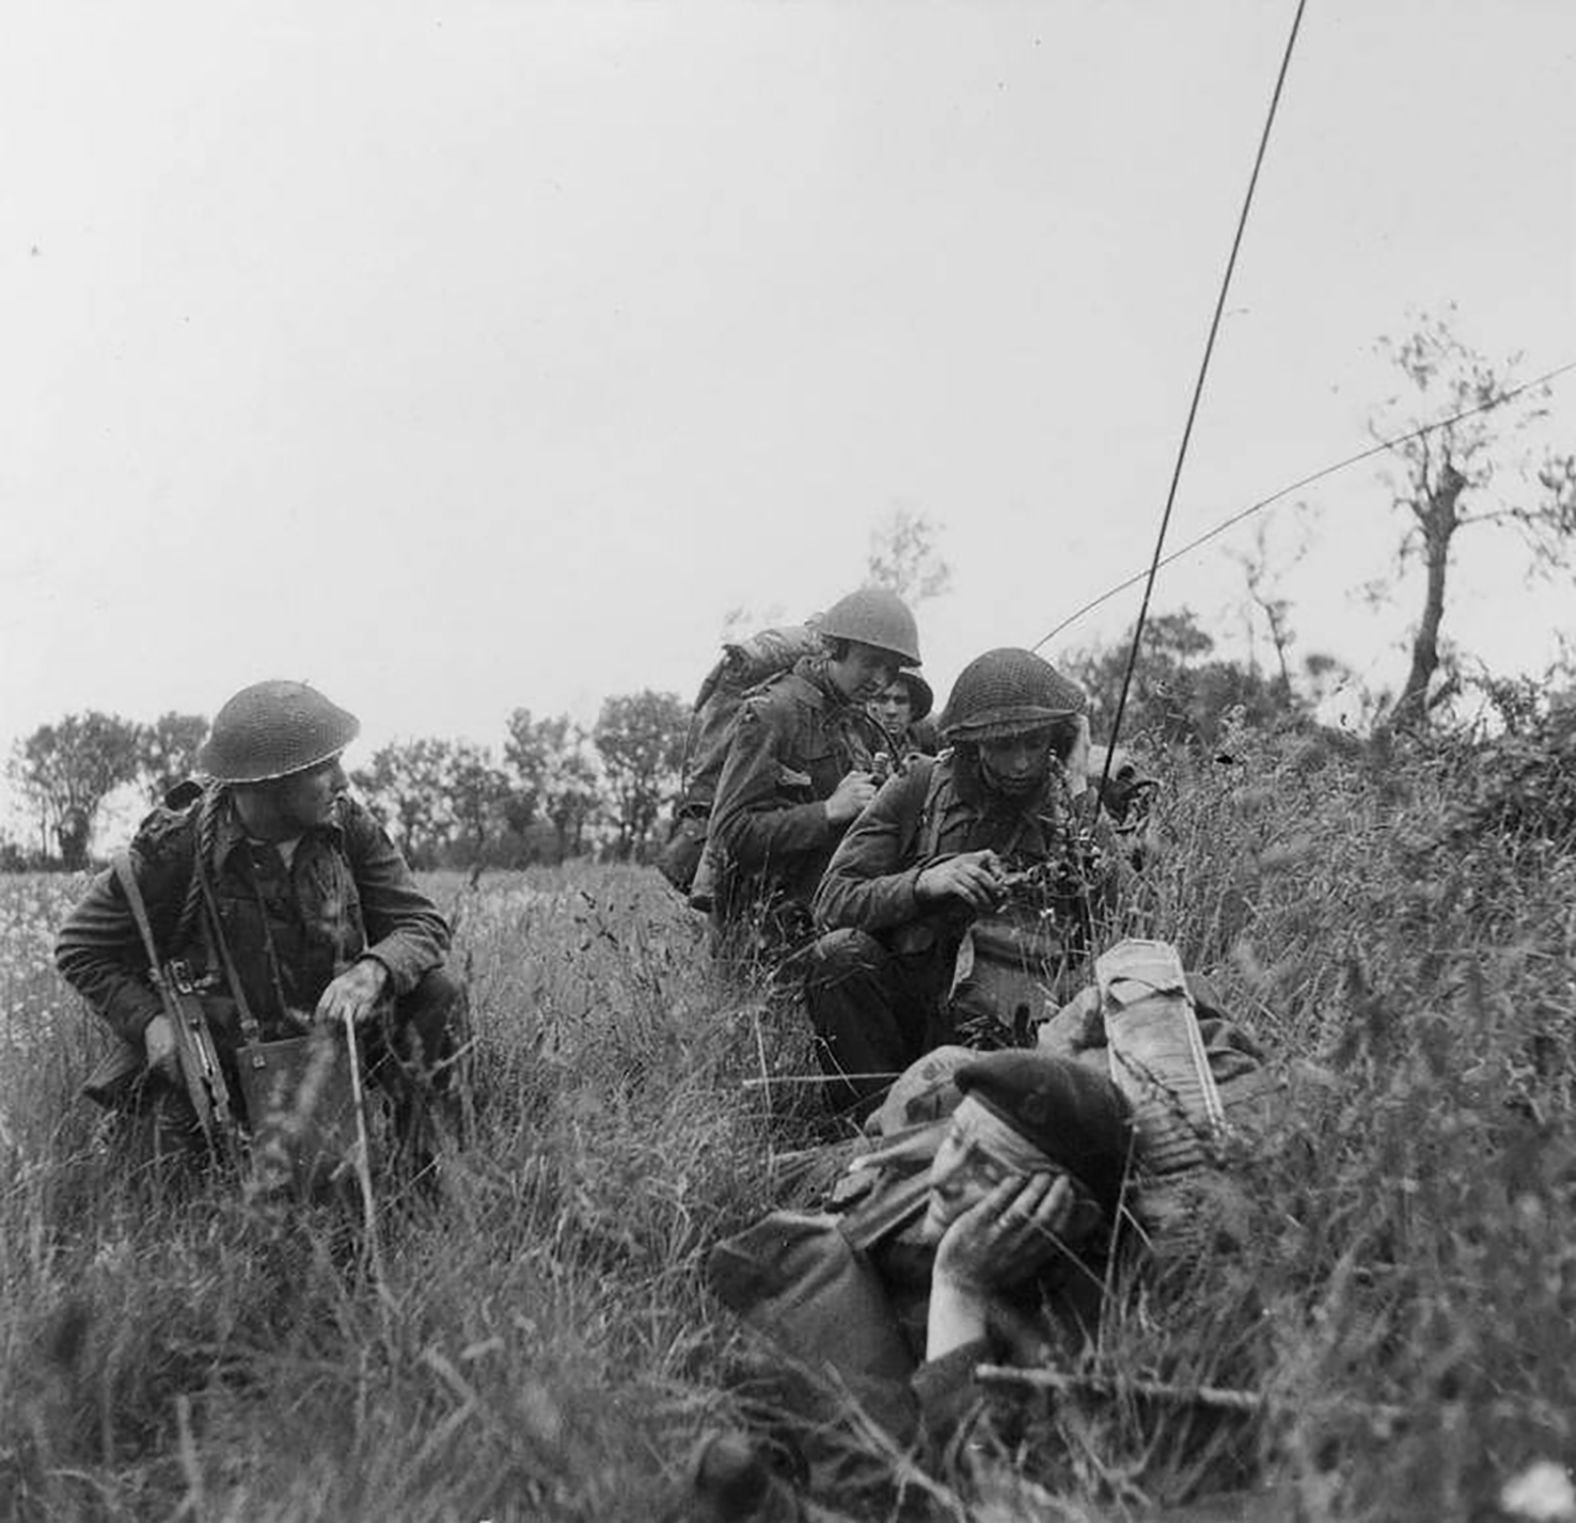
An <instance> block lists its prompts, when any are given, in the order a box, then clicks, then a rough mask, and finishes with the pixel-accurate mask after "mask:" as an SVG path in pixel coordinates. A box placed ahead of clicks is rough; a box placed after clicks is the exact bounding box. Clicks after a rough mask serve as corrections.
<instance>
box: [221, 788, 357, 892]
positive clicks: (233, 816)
mask: <svg viewBox="0 0 1576 1523" xmlns="http://www.w3.org/2000/svg"><path fill="white" fill-rule="evenodd" d="M210 786H211V787H212V788H213V790H214V800H215V804H214V807H216V808H217V809H218V811H219V818H218V823H217V827H216V829H215V832H214V840H213V865H214V870H215V871H216V872H217V871H219V870H221V869H222V868H223V867H224V864H225V860H226V859H227V858H228V857H229V855H230V853H231V852H232V851H234V850H235V848H236V847H237V846H240V845H243V844H244V843H245V842H246V841H247V840H249V839H250V837H248V836H247V834H246V827H245V826H244V825H242V824H241V815H240V812H239V811H238V810H237V809H236V807H235V795H234V793H233V791H232V790H231V787H230V785H229V784H228V783H214V784H211V785H210ZM206 802H207V795H206V794H205V795H204V803H206ZM343 810H344V803H343V801H342V800H340V799H335V800H334V818H333V820H332V821H331V822H330V823H329V824H327V825H314V826H312V828H311V829H310V830H303V831H302V832H301V836H300V839H301V840H303V841H304V840H306V839H307V837H309V836H318V835H325V836H327V837H328V838H329V839H330V840H332V841H333V842H334V843H335V844H336V845H337V844H338V843H339V842H340V841H341V839H342V838H343V836H344V833H345V824H344V821H343V820H342V819H341V818H340V816H341V814H342V812H343Z"/></svg>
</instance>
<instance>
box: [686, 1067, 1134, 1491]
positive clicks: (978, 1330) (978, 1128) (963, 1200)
mask: <svg viewBox="0 0 1576 1523" xmlns="http://www.w3.org/2000/svg"><path fill="white" fill-rule="evenodd" d="M963 1056H964V1057H965V1058H966V1059H967V1061H965V1062H963V1063H961V1064H957V1063H955V1062H954V1063H953V1066H952V1068H951V1088H952V1099H951V1102H950V1110H949V1112H948V1114H946V1115H944V1116H943V1117H941V1118H940V1119H937V1120H934V1121H931V1122H929V1123H928V1124H926V1125H924V1126H921V1127H907V1128H904V1129H903V1130H901V1131H900V1132H899V1133H898V1134H897V1135H896V1136H895V1137H894V1138H893V1140H892V1141H891V1142H890V1143H889V1144H888V1145H887V1146H886V1147H885V1149H884V1150H883V1151H881V1152H878V1153H874V1154H869V1155H866V1156H865V1157H863V1158H861V1159H859V1160H857V1162H856V1164H855V1166H854V1167H852V1168H850V1170H849V1172H848V1174H847V1175H846V1176H845V1179H846V1181H847V1182H848V1183H849V1184H850V1185H851V1186H853V1188H854V1190H855V1192H856V1193H855V1194H854V1195H853V1197H852V1198H851V1201H847V1200H845V1201H844V1202H842V1203H841V1204H839V1205H835V1206H834V1209H833V1211H832V1212H831V1213H823V1214H817V1215H807V1214H800V1213H793V1212H776V1213H773V1214H771V1215H769V1216H767V1217H765V1218H764V1219H762V1220H761V1221H760V1222H758V1223H756V1224H755V1225H754V1226H752V1227H750V1228H747V1229H746V1230H745V1231H743V1232H741V1233H738V1234H737V1235H735V1236H734V1237H731V1238H729V1239H726V1240H725V1241H723V1242H722V1243H719V1244H718V1245H717V1246H716V1247H715V1248H713V1250H712V1251H711V1253H710V1255H709V1256H708V1259H707V1263H706V1270H705V1273H706V1279H707V1283H708V1284H709V1285H710V1287H711V1289H712V1290H713V1292H714V1293H715V1294H716V1295H717V1296H718V1297H719V1298H720V1299H721V1300H722V1301H723V1302H724V1304H726V1305H727V1306H729V1307H730V1308H731V1309H732V1310H734V1311H735V1312H738V1313H739V1314H741V1315H742V1316H743V1318H744V1320H745V1322H746V1323H747V1324H748V1325H750V1326H751V1327H753V1328H754V1329H756V1330H757V1331H758V1332H760V1333H763V1334H765V1335H766V1339H767V1340H768V1346H769V1347H770V1348H771V1349H772V1351H773V1353H774V1354H776V1355H777V1356H778V1357H775V1358H774V1357H771V1356H768V1358H767V1360H766V1361H765V1362H764V1363H762V1364H761V1365H760V1366H759V1368H758V1370H756V1371H754V1372H752V1378H753V1379H754V1380H755V1381H756V1382H757V1384H761V1385H762V1389H761V1394H762V1395H764V1397H765V1400H764V1402H763V1403H762V1405H763V1406H764V1407H765V1408H767V1409H768V1410H776V1411H777V1412H780V1413H782V1414H783V1415H784V1417H785V1418H786V1419H787V1420H788V1421H787V1424H786V1431H783V1432H781V1433H780V1434H779V1435H778V1436H779V1437H780V1438H781V1439H784V1440H786V1442H787V1443H788V1445H789V1446H791V1447H798V1448H799V1449H800V1455H799V1458H800V1459H801V1461H802V1462H803V1468H804V1469H805V1470H806V1471H807V1479H808V1481H809V1484H810V1487H811V1489H812V1490H814V1491H816V1492H818V1493H822V1494H826V1493H832V1492H835V1493H839V1495H838V1501H839V1502H840V1503H842V1502H851V1501H854V1500H856V1499H857V1500H858V1501H859V1502H860V1503H861V1504H862V1505H861V1507H860V1511H859V1515H860V1516H874V1515H877V1513H878V1511H879V1512H880V1513H885V1512H886V1511H887V1508H885V1507H878V1505H876V1504H878V1503H879V1501H880V1500H883V1499H884V1492H885V1489H886V1487H887V1486H888V1485H889V1482H890V1476H891V1471H890V1468H889V1461H888V1460H886V1459H882V1458H879V1457H878V1456H877V1455H876V1454H875V1453H874V1452H873V1451H874V1448H875V1446H873V1445H871V1443H870V1442H869V1439H868V1437H867V1436H866V1434H865V1433H864V1432H861V1431H855V1432H852V1433H850V1432H849V1431H848V1425H847V1418H846V1412H847V1407H848V1399H847V1398H848V1396H849V1395H852V1396H853V1397H854V1398H856V1400H857V1401H858V1403H859V1407H860V1410H861V1413H862V1416H863V1419H864V1422H863V1423H862V1425H861V1426H862V1427H865V1428H868V1425H869V1424H870V1423H872V1422H873V1423H874V1424H876V1425H878V1426H879V1427H882V1428H884V1429H885V1430H886V1432H887V1434H888V1436H889V1437H890V1439H891V1440H892V1441H893V1444H894V1445H895V1446H896V1448H898V1449H900V1450H901V1449H910V1448H911V1447H912V1446H913V1445H914V1444H915V1441H916V1440H923V1441H924V1443H923V1447H926V1448H929V1449H931V1450H932V1451H933V1453H934V1455H935V1456H936V1457H939V1456H940V1455H941V1454H942V1453H943V1452H944V1451H946V1450H947V1448H948V1446H949V1444H950V1443H951V1442H952V1441H953V1440H954V1439H956V1438H957V1437H958V1436H960V1434H961V1433H962V1432H963V1430H964V1429H965V1425H966V1424H967V1423H968V1421H969V1420H970V1418H971V1417H972V1416H973V1415H975V1414H976V1413H977V1411H978V1410H979V1408H980V1404H981V1398H980V1393H979V1389H978V1387H976V1385H975V1383H974V1379H973V1374H974V1369H975V1367H976V1366H977V1365H979V1364H980V1363H982V1362H988V1361H1000V1362H1007V1363H1012V1364H1023V1365H1043V1364H1046V1363H1053V1364H1056V1365H1058V1366H1061V1367H1066V1366H1067V1365H1070V1364H1073V1363H1075V1362H1076V1360H1077V1358H1078V1356H1079V1355H1080V1354H1081V1353H1082V1351H1083V1350H1084V1348H1085V1347H1086V1345H1087V1344H1088V1343H1089V1342H1090V1341H1091V1340H1092V1338H1093V1336H1094V1333H1095V1331H1096V1329H1097V1327H1098V1324H1099V1317H1100V1311H1101V1302H1102V1299H1103V1294H1104V1286H1105V1279H1106V1275H1105V1266H1106V1263H1107V1259H1108V1255H1109V1253H1110V1251H1111V1247H1112V1241H1113V1232H1114V1230H1115V1227H1116V1224H1117V1221H1118V1215H1119V1208H1120V1203H1121V1199H1122V1190H1123V1184H1124V1178H1125V1176H1126V1172H1127V1168H1128V1163H1129V1156H1130V1152H1131V1147H1132V1121H1131V1113H1130V1110H1129V1107H1128V1104H1127V1102H1126V1101H1125V1100H1124V1098H1123V1097H1122V1095H1121V1093H1120V1092H1119V1091H1118V1089H1117V1088H1116V1086H1115V1085H1114V1084H1113V1083H1112V1082H1111V1081H1110V1080H1109V1079H1108V1078H1106V1077H1104V1076H1103V1075H1101V1074H1099V1073H1097V1072H1095V1071H1093V1070H1092V1069H1091V1068H1089V1067H1087V1066H1085V1065H1083V1064H1081V1063H1079V1062H1076V1061H1073V1060H1071V1059H1068V1058H1064V1057H1053V1056H1050V1055H1047V1054H1043V1053H1039V1052H1019V1051H1012V1052H995V1053H989V1054H972V1055H971V1054H964V1055H963ZM861 1190H862V1191H863V1192H864V1193H863V1194H860V1193H857V1192H859V1191H861ZM783 1354H786V1355H787V1356H788V1358H787V1359H786V1360H784V1359H783V1358H781V1357H780V1356H781V1355H783ZM798 1372H803V1373H798ZM827 1377H830V1378H829V1379H828V1378H827ZM822 1380H825V1381H826V1384H825V1386H823V1385H822V1384H821V1381H822ZM762 1383H763V1384H762ZM752 1394H753V1388H752ZM698 1458H699V1460H700V1463H699V1464H698V1465H697V1470H696V1475H695V1481H696V1490H697V1492H698V1493H699V1494H700V1496H701V1498H702V1500H705V1501H710V1502H711V1503H712V1509H711V1515H712V1516H714V1517H717V1518H728V1519H735V1520H743V1519H748V1518H765V1517H772V1516H779V1515H781V1516H788V1517H792V1516H794V1515H795V1514H794V1513H793V1511H791V1510H790V1509H791V1507H792V1506H793V1505H794V1504H796V1503H798V1502H800V1501H801V1500H802V1499H800V1498H797V1497H794V1496H792V1495H789V1494H787V1493H786V1489H785V1488H784V1487H782V1486H781V1484H780V1483H779V1484H774V1483H773V1482H772V1481H771V1480H770V1478H769V1477H768V1475H767V1474H766V1473H765V1471H764V1467H763V1465H762V1464H761V1457H760V1452H759V1450H757V1449H755V1448H754V1446H753V1445H751V1444H750V1442H749V1440H748V1438H747V1437H745V1436H744V1435H739V1436H737V1437H734V1436H733V1435H728V1436H726V1437H724V1438H722V1439H720V1440H713V1443H712V1445H711V1446H708V1451H703V1452H702V1454H701V1455H700V1456H698ZM752 1470H753V1471H754V1472H755V1474H754V1476H753V1481H754V1484H753V1486H751V1485H750V1484H749V1482H750V1480H751V1479H752V1477H751V1471H752ZM773 1492H775V1493H776V1500H777V1505H778V1506H779V1508H780V1509H781V1511H780V1512H773V1511H770V1510H768V1509H767V1508H764V1507H762V1506H760V1505H759V1502H758V1501H757V1498H762V1499H764V1495H770V1494H771V1493H773ZM735 1497H737V1498H738V1500H739V1503H742V1504H743V1505H734V1506H732V1507H729V1506H727V1505H726V1503H727V1502H728V1501H731V1500H732V1499H733V1498H735ZM752 1503H753V1504H755V1505H754V1506H753V1507H752V1506H751V1505H750V1504H752ZM718 1504H722V1505H718ZM808 1515H810V1516H814V1515H815V1514H814V1513H813V1512H810V1513H809V1514H808Z"/></svg>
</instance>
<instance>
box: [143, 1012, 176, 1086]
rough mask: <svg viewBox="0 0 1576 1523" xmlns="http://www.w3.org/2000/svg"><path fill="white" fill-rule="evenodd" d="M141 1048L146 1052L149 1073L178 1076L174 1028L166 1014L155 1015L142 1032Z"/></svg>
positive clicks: (168, 1077) (170, 1077)
mask: <svg viewBox="0 0 1576 1523" xmlns="http://www.w3.org/2000/svg"><path fill="white" fill-rule="evenodd" d="M142 1049H143V1051H144V1052H145V1053H146V1054H147V1058H148V1069H149V1071H150V1072H151V1073H158V1074H162V1075H163V1076H164V1077H165V1078H166V1079H172V1080H173V1079H176V1078H179V1077H180V1076H179V1074H178V1073H177V1071H176V1066H175V1028H174V1027H173V1026H171V1025H170V1018H169V1016H167V1015H156V1016H154V1017H153V1019H152V1020H151V1021H149V1022H148V1024H147V1026H146V1027H145V1028H144V1029H143V1033H142Z"/></svg>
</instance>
